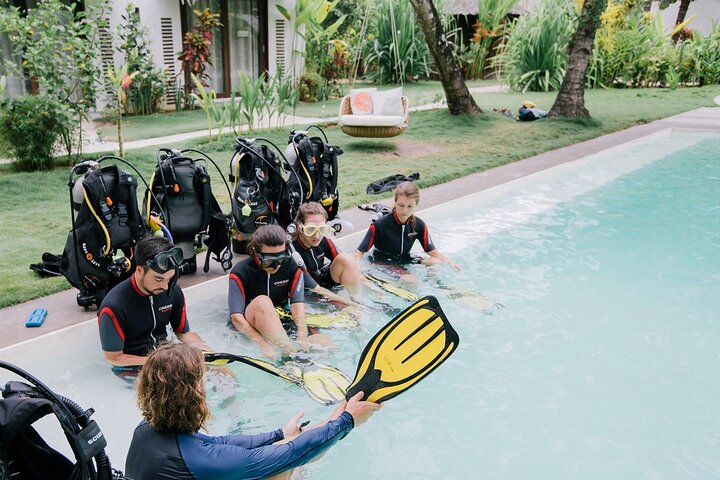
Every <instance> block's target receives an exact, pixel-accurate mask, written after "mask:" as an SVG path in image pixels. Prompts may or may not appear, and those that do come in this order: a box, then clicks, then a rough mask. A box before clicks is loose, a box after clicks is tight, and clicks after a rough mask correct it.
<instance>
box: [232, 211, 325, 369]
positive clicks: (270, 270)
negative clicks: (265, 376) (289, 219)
mask: <svg viewBox="0 0 720 480" xmlns="http://www.w3.org/2000/svg"><path fill="white" fill-rule="evenodd" d="M248 253H250V257H249V258H246V259H245V260H242V261H241V262H239V263H238V264H237V265H235V267H233V269H232V271H231V272H230V277H229V290H228V305H229V307H230V320H232V323H233V325H234V326H235V328H236V329H237V330H238V331H239V332H241V333H242V334H244V335H245V336H247V337H248V338H250V339H251V340H253V341H255V342H256V343H257V344H258V345H259V346H260V349H261V350H262V354H263V355H264V356H265V357H268V358H273V359H274V358H276V357H277V353H276V351H275V347H279V348H280V350H281V354H282V355H283V356H290V355H292V354H293V353H296V352H297V351H298V348H297V347H296V346H295V345H294V343H293V341H292V340H291V338H290V337H291V336H292V337H294V338H295V339H296V340H297V343H298V345H299V347H300V348H299V349H300V350H302V351H305V352H307V351H308V350H309V346H310V345H309V344H310V343H311V342H312V343H314V344H319V345H327V344H328V343H329V342H330V339H329V338H328V337H326V336H325V335H322V334H315V335H308V328H307V324H306V323H305V292H304V290H305V284H304V280H303V271H302V270H301V269H300V267H298V266H297V264H296V263H295V261H294V260H293V259H292V258H291V254H290V249H289V245H288V241H287V234H286V233H285V230H283V228H282V227H280V226H279V225H263V226H262V227H260V228H258V229H257V230H256V231H255V233H253V235H252V240H251V241H250V244H249V245H248ZM288 305H289V308H290V314H291V317H292V321H289V320H288V321H286V322H282V321H281V320H280V316H279V315H278V312H277V311H276V310H275V307H282V308H288Z"/></svg>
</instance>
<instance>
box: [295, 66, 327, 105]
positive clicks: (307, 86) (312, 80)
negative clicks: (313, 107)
mask: <svg viewBox="0 0 720 480" xmlns="http://www.w3.org/2000/svg"><path fill="white" fill-rule="evenodd" d="M322 84H323V79H322V77H321V76H320V74H319V73H315V72H305V73H304V74H303V76H302V77H300V85H298V90H299V91H300V100H301V101H303V102H317V100H318V93H320V87H321V86H322Z"/></svg>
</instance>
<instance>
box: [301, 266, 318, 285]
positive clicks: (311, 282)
mask: <svg viewBox="0 0 720 480" xmlns="http://www.w3.org/2000/svg"><path fill="white" fill-rule="evenodd" d="M302 271H303V281H304V282H305V287H306V288H309V289H310V290H313V289H314V288H315V287H317V286H318V283H317V282H316V281H315V279H314V278H313V276H312V275H310V272H308V271H307V268H303V269H302Z"/></svg>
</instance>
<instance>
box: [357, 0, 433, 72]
mask: <svg viewBox="0 0 720 480" xmlns="http://www.w3.org/2000/svg"><path fill="white" fill-rule="evenodd" d="M372 18H373V20H372V24H371V25H370V27H369V29H368V30H369V31H371V32H374V35H373V36H372V39H371V40H370V42H371V46H370V48H369V53H368V54H367V55H366V56H365V59H364V62H365V65H366V67H367V69H368V72H367V74H368V75H367V76H368V77H369V78H370V79H372V80H374V81H377V82H380V83H403V82H405V81H406V80H409V79H412V80H417V79H419V78H427V77H428V76H429V75H430V72H431V69H432V57H431V55H430V51H429V50H428V46H427V44H426V43H425V38H424V36H423V32H422V31H421V30H420V27H419V25H418V22H417V20H416V18H415V12H414V10H413V8H412V5H411V4H410V3H409V2H407V1H406V0H382V1H381V2H379V3H378V4H377V10H376V11H375V12H374V13H373V16H372Z"/></svg>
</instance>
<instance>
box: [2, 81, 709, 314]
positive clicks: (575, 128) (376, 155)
mask: <svg viewBox="0 0 720 480" xmlns="http://www.w3.org/2000/svg"><path fill="white" fill-rule="evenodd" d="M717 95H720V85H715V86H709V87H703V88H693V89H689V88H688V89H680V90H675V91H670V90H660V89H653V90H650V89H643V90H596V91H588V92H586V104H587V107H588V109H589V110H590V112H591V114H592V115H593V120H591V121H585V122H573V121H566V120H557V119H545V120H541V121H537V122H533V123H523V122H513V121H511V120H509V119H507V118H505V117H503V116H502V115H499V114H496V113H493V112H492V108H493V107H497V108H510V109H512V110H513V111H517V108H518V106H519V105H520V103H521V102H522V100H523V99H525V98H532V99H533V100H534V101H535V103H537V105H538V106H539V107H540V108H546V109H547V108H549V107H550V106H551V104H552V101H553V99H554V96H555V94H553V93H547V94H540V93H532V94H524V95H523V94H514V93H510V94H507V93H497V94H495V93H493V94H478V95H475V97H476V99H477V101H478V103H479V104H480V106H481V107H482V108H483V109H484V110H485V112H486V114H485V115H480V116H477V117H455V116H452V115H450V114H449V113H448V112H447V111H446V110H444V109H443V110H435V111H428V112H416V113H413V114H412V115H411V119H410V126H409V127H408V129H407V131H406V132H405V133H404V134H403V135H402V136H400V137H396V138H394V139H388V140H379V141H378V140H370V139H368V140H361V139H353V138H350V137H347V136H345V135H344V134H343V133H342V132H341V131H340V129H339V128H337V127H329V128H327V129H326V133H327V134H328V137H329V139H330V141H331V142H332V143H335V144H338V145H340V146H341V147H342V148H343V149H344V151H345V153H344V155H342V156H341V157H340V159H339V161H340V171H341V175H340V195H341V197H340V206H341V208H342V209H345V208H351V207H353V206H354V205H356V204H358V203H366V202H368V201H370V200H377V197H370V196H368V195H366V194H365V187H366V185H367V184H368V183H370V182H371V181H373V180H376V179H378V178H381V177H384V176H387V175H390V174H394V173H405V174H408V173H411V172H420V175H421V180H420V182H419V184H420V186H421V187H425V186H430V185H434V184H437V183H441V182H444V181H447V180H450V179H453V178H457V177H460V176H462V175H466V174H469V173H472V172H477V171H480V170H485V169H488V168H491V167H495V166H498V165H503V164H506V163H509V162H513V161H515V160H519V159H522V158H526V157H529V156H532V155H535V154H538V153H541V152H545V151H548V150H552V149H555V148H559V147H562V146H566V145H571V144H574V143H577V142H580V141H583V140H587V139H590V138H593V137H597V136H599V135H602V134H604V133H609V132H612V131H616V130H620V129H623V128H627V127H629V126H632V125H637V124H641V123H646V122H649V121H651V120H655V119H657V118H662V117H666V116H669V115H673V114H676V113H680V112H684V111H687V110H692V109H695V108H698V107H702V106H712V105H713V103H712V99H713V97H715V96H717ZM290 128H291V127H290V126H288V128H287V129H285V130H274V131H267V132H263V136H266V137H268V138H270V139H271V140H273V141H274V142H275V143H276V144H278V145H279V146H281V147H283V146H284V145H285V144H286V142H287V132H288V131H289V130H290ZM510 140H511V141H510ZM166 146H167V145H166ZM184 146H197V147H199V148H200V149H202V150H204V151H206V152H207V153H208V154H210V155H211V156H212V157H213V158H214V159H215V160H216V162H217V163H218V164H219V166H220V167H221V168H222V169H223V173H226V171H227V169H228V162H229V159H230V156H231V154H232V138H230V137H229V136H225V137H224V138H223V139H221V140H220V141H216V142H213V143H212V144H210V145H206V144H202V143H200V142H198V141H194V142H190V143H188V144H187V145H176V147H184ZM396 148H399V149H400V150H402V151H409V150H411V151H414V152H418V153H416V154H414V155H411V156H405V157H403V156H400V157H398V156H397V155H395V154H394V153H393V152H394V151H395V150H396ZM127 159H128V160H129V161H131V162H132V163H133V164H134V165H135V166H136V167H137V168H138V169H139V170H140V172H141V173H142V174H143V175H146V176H149V173H150V172H151V171H152V169H153V166H154V163H155V157H154V149H149V148H148V149H144V150H133V151H131V152H130V153H129V154H128V155H127ZM68 170H69V169H68V167H66V166H63V167H58V168H56V169H54V170H52V171H50V172H44V173H14V172H12V171H11V170H10V168H9V166H7V165H3V166H0V206H1V207H0V240H1V241H0V307H3V306H7V305H11V304H14V303H18V302H23V301H26V300H29V299H31V298H36V297H39V296H43V295H47V294H50V293H53V292H56V291H59V290H62V289H66V288H68V283H67V282H66V281H65V279H64V278H54V279H41V278H40V277H38V276H37V275H36V274H35V273H34V272H32V271H30V270H29V269H28V265H29V264H30V263H35V262H38V261H40V256H41V255H42V253H43V252H45V251H49V252H53V253H60V252H61V251H62V249H63V246H64V244H65V238H66V236H67V233H68V230H69V229H70V207H69V204H68V202H69V198H68V197H69V194H68V187H67V181H68ZM211 173H212V175H214V179H215V181H214V185H215V194H216V196H218V197H219V199H220V200H221V201H222V203H223V204H224V205H225V206H227V204H228V203H227V194H224V188H222V183H221V181H220V179H219V178H218V177H217V174H216V172H214V171H213V172H211ZM141 190H144V189H143V188H142V187H141ZM226 208H227V207H226ZM431 228H432V226H431Z"/></svg>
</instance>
